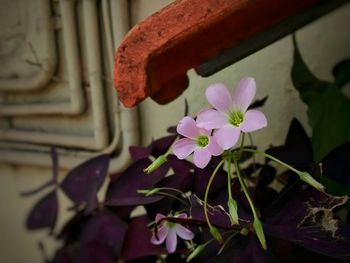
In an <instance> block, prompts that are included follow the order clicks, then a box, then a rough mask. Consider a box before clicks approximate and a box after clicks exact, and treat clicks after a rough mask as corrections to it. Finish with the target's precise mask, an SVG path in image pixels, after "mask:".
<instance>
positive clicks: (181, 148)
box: [173, 77, 267, 168]
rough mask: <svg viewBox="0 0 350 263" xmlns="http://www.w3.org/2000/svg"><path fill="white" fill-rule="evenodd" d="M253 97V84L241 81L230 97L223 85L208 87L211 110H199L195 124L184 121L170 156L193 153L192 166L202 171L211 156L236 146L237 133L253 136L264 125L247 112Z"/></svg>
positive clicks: (256, 115)
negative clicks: (251, 133) (180, 136)
mask: <svg viewBox="0 0 350 263" xmlns="http://www.w3.org/2000/svg"><path fill="white" fill-rule="evenodd" d="M255 93H256V84H255V80H254V79H253V78H251V77H246V78H243V79H242V80H241V81H240V82H239V84H238V86H237V88H236V91H235V93H234V95H233V96H231V94H230V92H229V90H228V89H227V88H226V86H225V85H224V84H221V83H219V84H213V85H210V86H209V87H208V88H207V90H206V97H207V100H208V102H209V103H210V104H211V105H212V106H213V108H211V109H204V110H202V111H201V112H200V113H199V114H198V116H197V119H196V121H195V120H194V119H192V118H191V117H188V116H186V117H184V118H183V119H182V120H180V122H179V124H178V125H177V132H178V133H179V134H180V135H182V136H184V137H185V138H182V139H180V140H178V141H177V142H175V144H174V146H173V152H174V154H175V155H176V156H177V157H178V158H179V159H184V158H186V157H187V156H189V155H190V154H191V153H193V161H194V164H195V165H196V166H197V167H199V168H204V167H205V166H206V165H207V164H208V163H209V161H210V158H211V156H218V155H221V154H222V153H223V151H224V150H228V149H231V148H232V147H234V146H235V144H236V143H237V141H238V139H239V136H240V134H241V132H244V133H247V132H253V131H256V130H259V129H261V128H263V127H265V126H266V125H267V120H266V117H265V115H264V114H263V113H262V112H260V111H258V110H251V109H248V107H249V105H250V104H251V103H252V101H253V99H254V97H255Z"/></svg>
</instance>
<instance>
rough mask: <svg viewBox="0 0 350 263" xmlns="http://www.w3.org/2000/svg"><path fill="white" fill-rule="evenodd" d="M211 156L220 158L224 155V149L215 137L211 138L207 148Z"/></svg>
mask: <svg viewBox="0 0 350 263" xmlns="http://www.w3.org/2000/svg"><path fill="white" fill-rule="evenodd" d="M207 149H208V150H209V152H210V154H211V155H214V156H218V155H220V154H222V153H223V151H224V149H222V148H221V147H220V146H219V144H218V143H217V142H216V140H215V138H214V137H210V140H209V144H208V146H207Z"/></svg>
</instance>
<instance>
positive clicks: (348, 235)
mask: <svg viewBox="0 0 350 263" xmlns="http://www.w3.org/2000/svg"><path fill="white" fill-rule="evenodd" d="M297 186H298V185H297ZM297 186H294V187H293V188H291V190H290V191H288V192H285V193H284V196H283V198H281V199H279V200H278V202H276V203H275V204H274V206H273V207H271V208H270V209H269V210H268V211H266V212H265V214H264V215H263V220H262V221H263V223H264V229H265V232H266V233H267V234H269V235H272V236H275V237H277V238H281V239H285V240H289V241H292V242H294V243H296V244H298V245H300V246H302V247H305V248H307V249H309V250H312V251H314V252H317V253H321V254H323V255H327V256H331V257H334V258H338V259H342V260H349V259H350V246H349V242H350V226H349V225H345V224H343V223H342V222H341V221H340V220H338V219H335V218H334V216H333V209H334V208H336V207H338V206H341V205H342V204H344V203H345V202H346V201H347V198H346V197H334V196H331V195H328V194H326V193H322V192H319V191H316V190H313V189H312V188H310V187H306V188H305V187H304V188H300V187H297ZM291 215H292V216H291Z"/></svg>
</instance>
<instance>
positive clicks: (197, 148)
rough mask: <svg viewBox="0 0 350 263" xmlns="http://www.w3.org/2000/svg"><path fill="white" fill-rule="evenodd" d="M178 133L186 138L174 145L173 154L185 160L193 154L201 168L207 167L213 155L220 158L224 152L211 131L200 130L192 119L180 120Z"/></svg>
mask: <svg viewBox="0 0 350 263" xmlns="http://www.w3.org/2000/svg"><path fill="white" fill-rule="evenodd" d="M177 132H178V133H179V134H181V135H182V136H184V137H186V138H182V139H180V140H178V141H176V142H175V143H174V145H173V153H174V154H175V155H176V156H177V158H179V159H185V158H186V157H187V156H189V155H190V154H191V153H193V162H194V164H195V165H196V166H197V167H199V168H204V167H205V166H207V164H208V163H209V161H210V159H211V156H212V155H214V156H218V155H220V154H221V153H222V152H223V149H222V148H221V147H220V146H219V145H218V144H217V143H216V141H215V139H214V138H213V137H212V136H211V129H203V128H198V127H197V124H196V121H195V120H194V119H192V118H191V117H188V116H187V117H184V118H182V119H181V120H180V122H179V124H178V125H177Z"/></svg>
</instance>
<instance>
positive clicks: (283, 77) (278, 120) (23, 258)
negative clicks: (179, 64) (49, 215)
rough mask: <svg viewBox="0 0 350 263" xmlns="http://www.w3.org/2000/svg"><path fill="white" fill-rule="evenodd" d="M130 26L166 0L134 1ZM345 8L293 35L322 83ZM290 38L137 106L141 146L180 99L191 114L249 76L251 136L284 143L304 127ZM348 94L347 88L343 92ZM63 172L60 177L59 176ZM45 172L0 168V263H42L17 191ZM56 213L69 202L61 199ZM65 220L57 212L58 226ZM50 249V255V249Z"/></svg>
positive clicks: (174, 115) (340, 39) (343, 30)
mask: <svg viewBox="0 0 350 263" xmlns="http://www.w3.org/2000/svg"><path fill="white" fill-rule="evenodd" d="M130 2H131V4H132V11H131V14H132V21H133V22H134V23H135V22H137V21H139V20H141V19H143V18H144V17H146V16H147V15H149V14H150V13H152V12H154V11H156V10H158V9H160V8H161V7H162V6H164V5H166V4H167V3H170V2H171V1H164V0H133V1H130ZM349 16H350V5H349V4H348V5H347V6H344V7H343V8H341V9H339V10H336V11H335V12H333V13H331V14H329V15H327V16H325V17H323V18H321V19H319V20H318V21H315V22H314V23H312V24H310V25H308V26H307V27H305V28H303V29H301V30H299V31H298V32H297V34H296V36H297V39H298V42H299V45H300V49H301V52H302V54H303V56H304V58H305V60H306V62H307V63H308V64H309V66H310V67H311V69H312V70H313V71H314V72H315V74H316V75H317V76H318V77H320V78H323V79H326V80H332V75H331V69H332V67H333V65H334V64H335V63H336V62H338V61H339V60H340V59H342V58H345V57H350V49H349V47H350V37H349V30H348V21H349ZM292 55H293V48H292V41H291V37H290V36H288V37H285V38H283V39H282V40H280V41H278V42H276V43H274V44H272V45H270V46H269V47H266V48H264V49H263V50H261V51H259V52H257V53H256V54H253V55H251V56H249V57H247V58H246V59H244V60H242V61H240V62H238V63H236V64H235V65H232V66H230V67H228V68H227V69H225V70H223V71H221V72H219V73H217V74H215V75H214V76H212V77H209V78H201V77H198V76H197V75H196V74H195V73H194V72H190V79H191V80H190V87H189V88H188V90H187V91H186V92H185V93H184V94H183V96H181V97H180V98H178V99H177V100H176V101H174V102H172V103H170V104H169V105H166V106H159V105H157V104H155V103H154V102H153V101H151V100H146V101H145V102H143V103H142V105H141V106H140V113H141V122H142V123H141V127H142V138H143V143H144V144H146V143H149V142H150V141H151V139H152V138H156V137H159V136H162V135H163V134H164V132H165V129H166V127H168V126H170V125H173V124H175V123H176V122H177V121H178V120H179V119H180V118H181V117H182V116H183V112H184V99H185V98H186V99H187V100H188V102H189V105H190V114H191V115H195V114H196V113H197V112H198V110H199V109H200V108H202V107H203V106H206V105H207V103H206V100H205V96H204V91H205V88H206V87H207V86H208V85H209V84H211V83H214V82H223V83H225V84H227V86H229V87H231V88H234V87H235V85H236V84H237V82H238V80H239V79H240V78H241V77H243V76H252V77H254V78H255V79H256V81H257V98H262V97H264V96H266V95H268V96H269V98H268V101H267V103H266V105H265V106H264V108H263V111H264V112H265V114H266V116H267V118H268V122H269V125H268V127H267V128H266V129H264V130H261V131H258V132H256V133H255V134H254V135H253V137H254V141H256V142H257V143H258V144H259V145H260V146H261V147H266V146H268V145H269V144H279V143H281V142H283V140H284V137H285V135H286V131H287V128H288V125H289V122H290V120H291V119H292V118H293V117H297V118H299V119H300V120H301V121H302V123H303V124H305V125H306V124H307V120H306V115H305V110H306V108H305V106H304V105H303V103H302V102H301V101H300V99H299V98H298V94H297V93H296V92H295V90H294V89H293V87H292V84H291V80H290V69H291V65H292ZM348 90H349V87H348ZM64 173H65V172H64V171H62V174H61V176H64ZM50 174H51V171H50V170H49V169H43V168H40V167H24V166H12V165H7V164H0V209H1V212H0V261H1V262H7V263H11V262H42V257H41V254H40V252H39V250H38V248H37V242H38V241H39V240H43V241H45V240H46V236H47V232H46V231H38V232H27V231H26V229H25V227H24V224H25V217H26V215H27V213H28V212H29V210H30V208H31V207H32V205H33V204H34V202H35V201H36V200H38V199H39V196H37V195H36V196H34V197H31V198H21V197H19V192H20V191H22V190H27V189H31V188H33V187H35V186H38V185H39V184H40V183H42V182H44V181H45V180H47V179H48V177H49V176H50ZM61 200H62V201H63V202H61V203H60V205H61V208H62V209H64V207H67V205H68V204H69V203H68V201H67V200H66V199H65V198H63V196H62V195H61V196H60V201H61ZM68 217H69V214H68V213H61V214H60V217H59V222H58V223H59V225H61V224H62V222H64V221H65V220H66V219H67V218H68ZM48 244H49V246H48V247H49V249H48V252H49V253H51V252H52V250H53V248H54V245H52V243H51V242H49V243H48Z"/></svg>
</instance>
